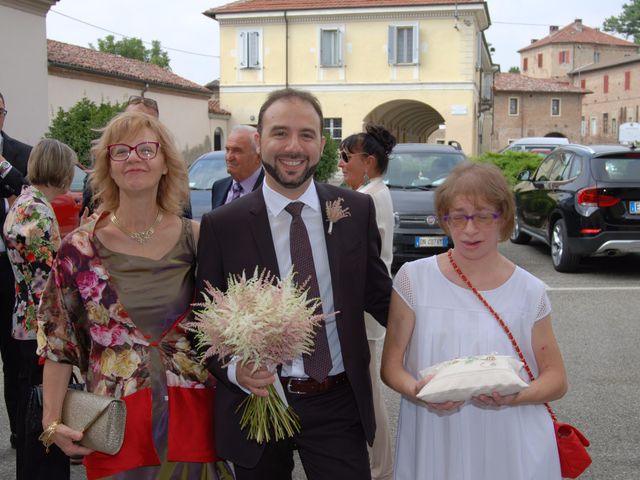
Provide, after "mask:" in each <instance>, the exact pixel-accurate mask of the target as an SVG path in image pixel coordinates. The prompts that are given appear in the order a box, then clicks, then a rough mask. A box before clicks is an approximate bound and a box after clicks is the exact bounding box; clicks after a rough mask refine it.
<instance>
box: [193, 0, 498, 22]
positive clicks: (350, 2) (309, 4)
mask: <svg viewBox="0 0 640 480" xmlns="http://www.w3.org/2000/svg"><path fill="white" fill-rule="evenodd" d="M456 3H458V4H460V3H479V4H484V3H485V2H484V1H482V0H375V1H372V0H238V1H237V2H231V3H227V4H226V5H222V6H221V7H216V8H211V9H209V10H207V11H206V12H205V15H208V16H210V17H212V18H215V16H216V15H217V14H219V13H247V12H267V11H279V10H311V9H321V10H324V9H334V8H378V7H415V6H428V5H454V4H456Z"/></svg>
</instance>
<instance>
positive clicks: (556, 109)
mask: <svg viewBox="0 0 640 480" xmlns="http://www.w3.org/2000/svg"><path fill="white" fill-rule="evenodd" d="M551 116H553V117H559V116H560V99H559V98H552V99H551Z"/></svg>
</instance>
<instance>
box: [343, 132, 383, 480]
mask: <svg viewBox="0 0 640 480" xmlns="http://www.w3.org/2000/svg"><path fill="white" fill-rule="evenodd" d="M395 144H396V139H395V137H394V136H393V135H392V134H391V133H390V132H389V131H388V130H386V129H385V128H384V127H382V126H378V125H371V124H369V125H367V126H366V128H365V131H364V132H362V133H356V134H354V135H350V136H348V137H347V138H345V139H344V140H343V141H342V143H341V144H340V161H339V163H338V166H339V167H340V168H341V169H342V173H343V174H344V183H346V184H347V185H348V186H349V187H351V188H352V189H354V190H357V191H358V192H361V193H365V194H367V195H371V198H372V199H373V203H374V205H375V207H376V223H377V224H378V231H379V232H380V240H381V249H380V258H381V259H382V261H383V262H384V264H385V265H386V266H387V270H388V271H389V274H391V263H392V261H393V204H392V202H391V193H389V188H387V186H386V185H385V183H384V182H383V181H382V176H383V175H384V174H385V172H386V171H387V166H388V165H389V154H390V153H391V150H392V149H393V147H394V146H395ZM364 320H365V326H366V328H367V340H368V341H369V350H370V351H371V362H370V365H369V373H370V374H371V385H372V387H373V402H374V410H375V416H376V437H375V440H374V442H373V447H371V448H370V449H369V464H370V466H371V478H372V480H391V476H392V473H393V453H392V451H391V435H390V432H389V418H388V416H387V410H386V407H385V404H384V400H383V398H382V395H381V394H380V381H379V380H378V377H379V371H378V369H377V368H376V358H377V355H376V342H377V341H378V340H381V339H382V338H383V337H384V328H383V327H382V326H381V325H380V324H379V323H378V322H376V321H375V319H374V318H373V317H372V316H371V315H369V314H368V313H365V318H364Z"/></svg>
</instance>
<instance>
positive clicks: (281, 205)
mask: <svg viewBox="0 0 640 480" xmlns="http://www.w3.org/2000/svg"><path fill="white" fill-rule="evenodd" d="M262 194H263V196H264V201H265V204H266V206H267V216H268V218H269V226H270V227H271V237H272V238H273V246H274V249H275V252H276V258H277V260H278V270H280V276H281V277H284V276H285V275H286V274H287V273H289V271H290V270H291V250H290V247H289V230H290V227H291V218H292V217H291V215H290V214H289V213H288V212H287V211H286V210H285V207H286V206H287V205H288V204H289V203H291V202H294V201H297V202H302V203H304V204H305V206H304V207H303V209H302V213H301V215H302V220H303V221H304V224H305V226H306V228H307V233H308V235H309V242H310V243H311V251H312V254H313V265H314V267H315V269H316V277H317V279H318V289H319V290H320V299H321V300H322V312H323V313H325V314H328V313H333V312H334V311H335V308H334V304H333V290H332V288H333V287H332V284H331V271H330V269H329V257H328V255H327V244H326V241H325V237H324V229H325V228H326V227H327V226H326V225H325V224H324V223H323V220H322V210H321V208H322V207H321V205H320V199H319V198H318V193H317V192H316V186H315V184H314V183H313V182H311V183H310V184H309V188H307V190H306V191H305V192H304V193H303V194H302V195H301V196H300V197H299V198H298V199H296V200H291V199H289V198H287V197H285V196H284V195H281V194H280V193H278V192H276V191H275V190H273V189H272V188H270V187H269V186H268V185H267V182H263V183H262ZM325 326H326V334H327V339H328V342H329V351H330V353H331V362H332V365H333V366H332V367H331V371H330V372H329V375H337V374H339V373H342V372H344V362H343V361H342V349H341V348H340V339H339V337H338V328H337V326H336V319H335V316H331V317H328V318H327V319H325ZM281 374H282V376H284V377H298V378H308V375H307V374H306V373H305V371H304V363H303V360H302V355H300V356H299V357H298V358H296V359H294V360H293V362H291V363H288V364H284V365H282V372H281ZM227 376H228V378H229V380H230V381H231V382H232V383H234V384H235V385H238V386H239V387H240V388H242V389H243V390H244V391H245V392H247V393H249V391H248V390H247V389H245V388H243V387H241V386H240V385H239V384H238V381H237V379H236V362H233V363H231V364H230V365H229V368H228V369H227Z"/></svg>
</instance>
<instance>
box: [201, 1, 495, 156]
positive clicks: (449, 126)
mask: <svg viewBox="0 0 640 480" xmlns="http://www.w3.org/2000/svg"><path fill="white" fill-rule="evenodd" d="M205 14H206V15H208V16H210V17H211V18H213V19H215V20H217V21H218V22H219V23H220V57H221V60H220V104H221V107H222V108H224V109H225V110H227V111H229V112H231V114H232V116H231V119H230V126H233V125H237V124H255V123H256V121H257V117H258V110H259V108H260V105H261V104H262V103H263V101H264V99H265V98H266V95H267V94H268V93H269V92H271V91H272V90H276V89H279V88H283V87H286V86H289V87H294V88H299V89H304V90H308V91H310V92H312V93H314V94H315V95H316V96H317V97H318V98H319V100H320V102H321V104H322V107H323V111H324V115H325V129H326V130H327V131H328V132H330V133H331V135H332V136H333V137H334V138H336V139H340V138H343V137H346V136H347V135H349V134H351V133H354V132H359V131H361V130H362V128H363V125H364V124H366V123H367V122H375V123H380V124H383V125H385V126H386V127H387V128H388V129H390V130H391V131H392V132H393V133H394V134H395V135H396V137H397V138H398V141H399V142H427V141H435V140H438V141H440V142H443V143H444V142H447V141H450V140H455V141H458V142H460V144H461V145H462V148H463V149H464V151H465V152H466V153H467V154H476V153H478V152H479V151H482V150H483V149H484V148H483V140H484V143H485V144H486V145H488V141H489V135H488V134H484V135H483V133H484V132H483V130H486V131H487V132H488V131H489V128H490V124H491V122H490V121H488V120H487V119H486V118H485V117H486V115H487V114H489V113H490V112H489V109H490V106H491V90H492V88H491V87H492V77H493V70H492V68H493V65H492V64H491V57H490V54H489V50H488V47H487V43H486V40H485V38H484V35H483V33H482V32H483V31H484V30H485V29H486V28H488V26H489V24H490V20H489V14H488V9H487V4H486V2H484V1H471V0H466V1H465V0H462V1H461V0H458V1H453V0H437V1H434V0H431V1H429V0H411V1H408V0H340V1H337V0H324V1H319V0H277V1H273V0H244V1H241V2H234V3H230V4H227V5H224V6H221V7H218V8H214V9H211V10H209V11H207V12H205ZM483 125H484V127H483Z"/></svg>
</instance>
